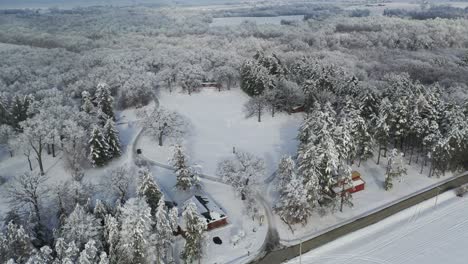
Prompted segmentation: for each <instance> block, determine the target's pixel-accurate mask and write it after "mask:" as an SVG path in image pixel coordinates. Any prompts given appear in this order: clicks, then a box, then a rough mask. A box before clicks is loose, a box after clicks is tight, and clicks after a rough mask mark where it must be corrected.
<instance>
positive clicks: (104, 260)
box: [98, 251, 110, 264]
mask: <svg viewBox="0 0 468 264" xmlns="http://www.w3.org/2000/svg"><path fill="white" fill-rule="evenodd" d="M109 263H110V262H109V258H108V257H107V254H106V252H105V251H102V252H101V254H100V255H99V263H98V264H109Z"/></svg>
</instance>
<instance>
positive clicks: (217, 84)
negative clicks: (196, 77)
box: [201, 82, 223, 89]
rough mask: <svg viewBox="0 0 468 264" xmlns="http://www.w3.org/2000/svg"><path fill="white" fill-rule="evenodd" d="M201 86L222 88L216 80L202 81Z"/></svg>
mask: <svg viewBox="0 0 468 264" xmlns="http://www.w3.org/2000/svg"><path fill="white" fill-rule="evenodd" d="M201 87H203V88H216V89H221V88H223V85H222V84H220V83H217V82H202V83H201Z"/></svg>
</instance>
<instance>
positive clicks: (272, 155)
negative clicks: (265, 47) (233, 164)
mask: <svg viewBox="0 0 468 264" xmlns="http://www.w3.org/2000/svg"><path fill="white" fill-rule="evenodd" d="M247 100H248V96H247V95H246V94H245V93H244V92H242V91H241V90H240V89H232V90H230V91H221V92H218V91H217V90H214V89H210V88H207V89H204V90H202V91H201V92H199V93H193V94H192V95H188V94H186V93H177V92H173V93H168V92H162V93H161V95H160V98H159V101H160V104H161V106H162V107H165V108H167V109H171V110H174V111H177V112H179V113H180V114H182V115H183V116H185V117H186V118H187V119H188V120H189V121H190V125H191V131H190V134H189V135H187V136H186V137H185V139H184V140H183V146H184V147H185V148H186V150H187V152H188V154H189V156H190V160H191V162H192V163H194V164H197V165H199V166H200V169H201V170H202V172H203V173H205V174H208V175H213V176H214V175H215V173H216V166H217V163H218V162H219V161H221V160H223V159H225V158H230V157H231V156H232V150H233V147H235V148H236V149H237V150H243V151H248V152H251V153H253V154H255V155H257V156H259V157H261V158H263V159H264V160H265V163H266V166H267V175H270V174H272V173H273V172H274V171H275V170H276V167H277V164H278V161H279V160H280V159H281V157H282V156H283V155H286V154H294V153H295V152H296V149H297V144H298V142H297V140H296V136H297V129H298V127H299V126H300V123H301V122H302V114H293V115H287V114H277V115H276V116H275V117H274V118H272V117H271V114H269V113H266V114H265V115H264V116H263V117H262V122H261V123H259V122H257V119H256V118H249V119H246V118H245V114H244V113H243V105H244V103H245V102H247ZM137 147H138V148H141V149H142V150H143V154H144V155H145V156H146V157H148V158H150V159H152V160H155V161H158V162H161V163H168V158H169V157H170V156H171V155H172V147H171V146H170V142H168V140H166V141H165V144H164V146H163V147H159V146H158V144H157V143H156V142H155V140H154V139H153V138H150V137H148V136H143V137H142V138H141V140H140V142H139V144H138V146H137Z"/></svg>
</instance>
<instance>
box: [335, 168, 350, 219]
mask: <svg viewBox="0 0 468 264" xmlns="http://www.w3.org/2000/svg"><path fill="white" fill-rule="evenodd" d="M350 186H353V179H352V174H351V168H350V167H349V166H348V165H347V164H345V163H344V162H343V161H341V164H340V166H339V170H338V187H339V188H341V190H340V193H339V195H338V197H337V201H336V202H338V203H339V206H340V212H343V207H344V206H348V207H353V196H352V194H351V192H349V191H347V190H346V189H348V188H349V187H350Z"/></svg>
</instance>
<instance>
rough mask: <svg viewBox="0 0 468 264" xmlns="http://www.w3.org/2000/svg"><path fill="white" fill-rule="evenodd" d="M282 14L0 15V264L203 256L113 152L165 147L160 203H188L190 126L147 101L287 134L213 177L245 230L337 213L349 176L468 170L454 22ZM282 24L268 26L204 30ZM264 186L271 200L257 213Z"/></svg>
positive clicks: (290, 7) (403, 12)
mask: <svg viewBox="0 0 468 264" xmlns="http://www.w3.org/2000/svg"><path fill="white" fill-rule="evenodd" d="M283 2H287V1H283ZM283 2H281V1H277V2H274V3H270V4H265V3H263V4H262V5H260V4H258V5H257V4H255V5H251V4H248V5H247V4H246V5H245V6H244V5H240V4H239V5H233V6H224V7H223V6H216V7H212V8H208V7H207V8H190V7H178V8H172V7H167V6H144V5H134V6H122V7H110V6H100V7H98V6H96V7H82V8H74V9H59V8H50V9H5V10H0V196H1V202H0V220H1V223H0V230H1V231H0V263H9V264H13V263H18V264H20V263H41V264H42V263H80V264H85V263H102V264H104V263H173V261H176V262H177V263H178V262H184V263H192V262H197V261H199V260H200V259H201V258H202V257H203V256H206V254H207V251H206V248H207V247H206V245H205V244H206V240H207V239H206V237H207V234H206V233H207V228H208V227H207V224H206V221H205V219H204V218H203V217H202V216H201V215H200V214H198V213H197V205H196V204H195V203H193V202H192V201H191V200H190V199H189V200H187V202H186V203H184V204H182V205H179V207H178V206H173V205H170V204H168V203H165V202H166V200H165V197H164V195H165V193H164V191H163V190H162V189H163V188H161V187H160V184H161V183H158V182H157V180H155V177H154V176H153V175H152V171H151V164H148V162H147V161H146V162H145V161H144V160H141V159H142V158H141V157H140V156H137V157H135V155H138V154H137V153H134V152H136V151H135V149H134V146H133V145H132V144H133V143H132V140H130V139H129V138H130V137H133V136H135V135H136V134H137V132H136V131H137V130H138V131H139V132H141V131H140V130H144V133H143V134H144V135H145V136H149V137H150V138H151V140H152V144H151V145H150V148H153V149H156V151H158V150H163V149H164V150H165V148H166V147H169V146H171V148H173V152H171V153H167V155H166V152H162V151H161V152H160V153H162V154H163V155H165V157H164V158H165V160H169V162H168V164H169V165H167V164H166V165H167V166H170V167H171V169H173V174H174V181H175V182H176V185H175V186H174V190H172V191H173V192H186V193H191V192H194V193H196V192H197V190H198V191H199V189H203V184H201V183H200V179H199V177H202V176H203V173H208V172H207V171H200V169H199V168H197V166H194V164H193V162H192V161H191V160H190V155H188V154H187V153H186V152H188V151H186V149H185V148H188V147H190V144H187V146H181V145H180V144H182V143H183V142H182V143H181V142H180V141H184V139H187V138H189V136H190V137H196V136H197V134H196V133H195V134H193V133H192V134H191V132H193V131H191V130H193V126H192V125H191V124H190V118H191V116H190V113H184V115H182V114H181V113H179V111H178V108H181V109H182V108H183V107H182V106H180V107H179V106H175V107H172V108H170V109H167V108H165V107H164V101H163V100H161V98H164V97H168V96H178V94H180V93H182V94H184V95H187V96H193V97H195V96H197V95H199V94H202V93H203V92H204V88H203V87H204V86H206V85H209V86H210V85H211V86H214V87H215V89H214V91H215V92H217V93H222V92H229V91H231V90H239V89H240V90H241V92H242V93H244V94H245V96H246V98H248V99H247V100H246V102H245V103H243V104H239V105H236V106H235V107H238V108H239V109H241V111H242V113H243V115H244V116H243V118H245V119H248V120H250V121H251V122H252V123H253V124H255V125H258V126H260V127H261V126H262V125H263V124H264V123H265V119H266V118H268V119H267V121H268V122H270V120H276V119H281V118H290V117H291V116H294V117H298V116H299V118H300V120H301V125H300V127H299V128H298V129H297V131H295V133H294V134H291V133H289V134H288V135H287V136H285V137H287V138H288V139H293V138H295V139H297V142H298V147H297V150H295V151H294V153H281V154H284V157H283V158H281V159H280V160H279V161H277V160H275V159H273V161H271V160H265V158H264V157H258V156H257V155H255V154H256V153H255V154H252V153H249V152H248V151H244V150H243V149H236V148H235V147H233V149H232V156H230V157H229V158H224V156H223V158H220V159H219V160H213V161H212V162H216V170H213V172H211V171H209V173H213V174H215V175H213V177H214V178H216V177H218V179H219V180H218V181H222V182H224V183H225V184H228V185H230V186H231V187H230V188H232V189H233V192H234V193H235V194H236V195H237V196H236V197H237V198H238V199H237V200H238V201H237V203H239V204H240V205H242V206H244V207H245V210H246V215H248V218H250V217H251V218H252V219H254V220H255V221H256V223H258V225H259V226H261V225H262V224H263V221H264V220H263V215H262V214H264V213H265V212H264V211H263V210H266V211H268V207H271V208H272V211H273V213H274V214H276V215H277V216H278V217H279V218H280V219H281V221H282V222H284V224H286V225H287V226H288V227H289V228H291V230H297V228H300V226H305V225H306V224H311V225H313V222H314V217H316V216H317V215H321V216H325V215H333V214H335V213H337V212H343V211H344V210H353V209H352V208H353V194H351V193H350V192H347V191H345V189H346V188H347V187H346V186H348V185H350V184H352V180H353V179H352V170H354V169H356V168H359V167H360V166H361V165H363V164H369V163H372V164H376V165H379V166H383V167H384V170H385V171H384V175H382V176H383V177H384V182H383V184H382V188H383V190H382V192H385V191H391V190H392V189H397V188H399V186H398V182H400V181H402V180H404V178H405V177H409V174H410V173H411V172H414V171H417V172H420V174H419V175H416V176H415V177H430V178H437V177H444V176H445V175H446V174H452V173H459V172H462V171H466V170H467V169H468V7H447V6H436V5H432V4H430V3H426V2H423V3H422V4H421V5H417V8H416V9H411V10H409V9H408V10H407V9H404V8H387V9H385V11H384V12H382V13H381V14H380V13H379V14H376V13H375V12H374V11H372V12H371V11H370V10H367V9H366V8H365V6H364V5H361V6H359V8H357V7H353V6H352V3H338V2H336V3H330V4H323V3H320V4H319V3H290V4H285V3H283ZM467 6H468V5H467ZM1 8H2V6H1V5H0V9H1ZM297 15H301V16H303V19H300V20H298V19H292V20H288V19H282V20H281V21H280V23H279V24H278V25H273V24H269V23H264V24H262V23H255V22H253V21H244V22H241V23H240V24H233V25H225V26H224V25H223V26H219V25H216V24H214V23H213V21H214V19H216V18H220V17H248V16H257V17H269V16H273V17H274V16H297ZM202 95H203V94H202ZM201 109H203V107H202V106H201ZM200 111H202V110H200ZM210 114H211V113H209V112H207V113H206V119H208V120H209V119H210ZM226 120H230V117H228V116H226ZM272 122H274V121H272ZM123 126H125V128H127V130H125V129H122V127H123ZM229 126H231V125H229ZM250 128H252V129H253V125H252V126H250ZM213 129H216V128H215V126H213ZM129 131H130V132H129ZM287 131H289V130H287ZM214 132H216V131H214ZM130 133H133V134H131V136H129V134H130ZM242 133H245V134H248V133H249V131H248V130H246V131H243V132H242ZM136 137H138V136H136ZM133 140H136V139H134V138H133ZM139 151H141V149H139ZM204 151H206V152H210V151H212V149H208V148H207V149H205V150H204ZM145 152H146V150H145ZM145 154H146V153H145ZM197 157H198V156H197ZM272 162H273V163H275V166H274V167H275V168H274V171H275V173H274V174H273V175H272V176H270V175H266V174H268V173H271V171H269V168H268V166H269V165H268V164H271V163H272ZM266 164H267V165H266ZM57 167H60V168H63V169H60V170H57V169H54V168H57ZM209 173H208V174H209ZM209 176H211V175H209ZM412 176H413V175H412ZM271 177H274V178H271ZM202 178H203V177H202ZM205 178H206V176H205ZM206 186H208V185H206ZM271 186H273V188H274V189H275V191H276V194H277V196H276V197H275V201H274V202H273V201H270V202H271V204H270V205H269V206H266V207H265V208H263V207H264V204H260V203H261V202H260V201H259V197H260V196H262V192H263V191H264V190H266V189H268V188H269V187H271ZM176 187H177V188H176ZM204 189H205V190H204V191H205V192H207V193H210V190H209V188H207V187H204ZM166 198H167V197H166ZM178 208H179V209H178ZM262 208H263V209H262ZM233 222H235V221H233ZM234 224H235V223H234ZM181 226H182V227H183V230H182V231H181V230H180V229H181ZM253 232H254V233H255V232H256V229H255V230H254V231H253ZM254 233H252V234H254ZM176 241H183V242H182V243H181V244H178V243H176ZM260 241H262V238H261V239H260ZM234 244H235V243H234ZM176 245H179V246H176ZM249 250H250V249H249ZM209 252H210V253H212V251H209ZM250 253H251V252H250V251H248V255H249V256H250ZM219 254H223V252H219Z"/></svg>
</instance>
